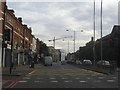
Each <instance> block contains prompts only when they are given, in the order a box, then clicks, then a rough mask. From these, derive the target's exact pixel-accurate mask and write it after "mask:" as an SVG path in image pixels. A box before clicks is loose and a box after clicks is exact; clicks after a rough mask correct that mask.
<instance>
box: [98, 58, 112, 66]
mask: <svg viewBox="0 0 120 90" xmlns="http://www.w3.org/2000/svg"><path fill="white" fill-rule="evenodd" d="M97 66H98V67H99V66H105V67H110V66H111V65H110V62H109V61H107V60H100V61H98V62H97Z"/></svg>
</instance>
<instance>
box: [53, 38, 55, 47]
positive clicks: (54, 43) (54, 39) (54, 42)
mask: <svg viewBox="0 0 120 90" xmlns="http://www.w3.org/2000/svg"><path fill="white" fill-rule="evenodd" d="M53 46H54V48H55V37H54V39H53Z"/></svg>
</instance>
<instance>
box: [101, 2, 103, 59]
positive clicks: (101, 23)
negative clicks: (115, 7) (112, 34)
mask: <svg viewBox="0 0 120 90" xmlns="http://www.w3.org/2000/svg"><path fill="white" fill-rule="evenodd" d="M102 54H103V53H102V0H101V60H102V59H103V58H102Z"/></svg>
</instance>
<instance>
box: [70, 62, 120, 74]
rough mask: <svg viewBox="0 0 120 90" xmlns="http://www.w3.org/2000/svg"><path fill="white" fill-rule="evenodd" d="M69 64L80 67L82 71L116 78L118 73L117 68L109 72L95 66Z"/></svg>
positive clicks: (119, 70) (106, 69)
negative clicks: (85, 70)
mask: <svg viewBox="0 0 120 90" xmlns="http://www.w3.org/2000/svg"><path fill="white" fill-rule="evenodd" d="M69 64H72V65H74V66H77V67H80V68H83V69H87V70H91V71H95V72H99V73H103V74H107V75H116V76H117V75H118V73H120V69H119V68H117V70H111V71H110V68H103V67H97V66H84V65H78V64H75V63H69Z"/></svg>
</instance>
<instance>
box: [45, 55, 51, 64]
mask: <svg viewBox="0 0 120 90" xmlns="http://www.w3.org/2000/svg"><path fill="white" fill-rule="evenodd" d="M52 64H53V59H52V57H51V56H45V60H44V65H45V66H47V65H51V66H52Z"/></svg>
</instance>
